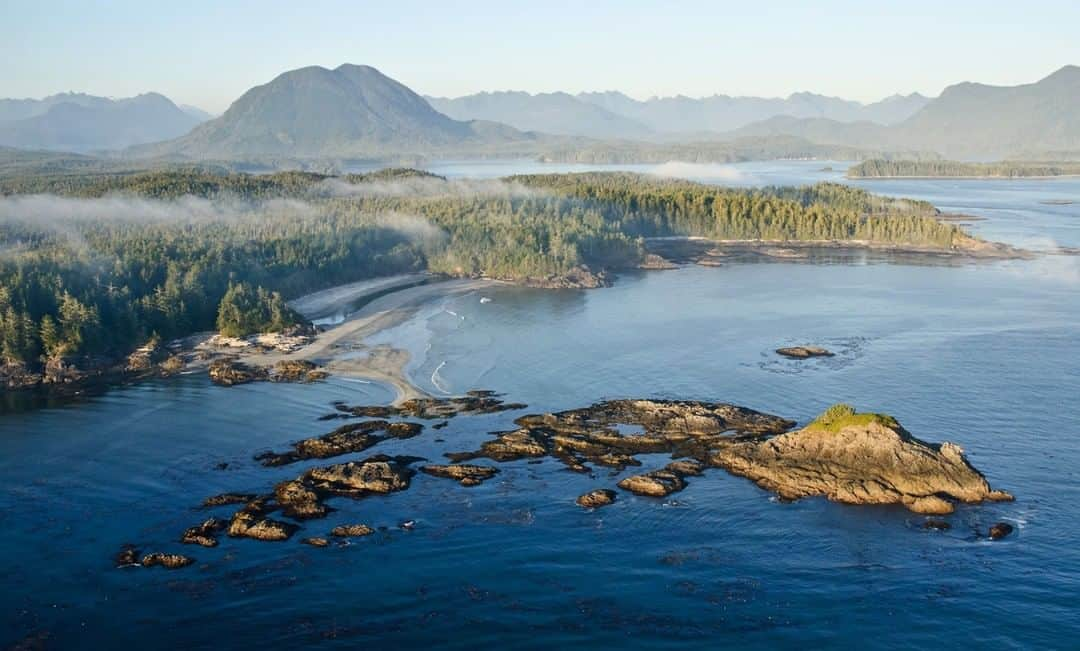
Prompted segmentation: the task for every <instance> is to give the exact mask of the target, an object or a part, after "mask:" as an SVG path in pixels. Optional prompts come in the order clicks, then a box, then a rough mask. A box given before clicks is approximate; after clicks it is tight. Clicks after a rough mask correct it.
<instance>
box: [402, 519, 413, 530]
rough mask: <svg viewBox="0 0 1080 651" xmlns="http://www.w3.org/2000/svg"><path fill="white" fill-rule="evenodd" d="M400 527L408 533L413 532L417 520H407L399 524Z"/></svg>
mask: <svg viewBox="0 0 1080 651" xmlns="http://www.w3.org/2000/svg"><path fill="white" fill-rule="evenodd" d="M398 527H399V528H401V529H404V530H406V531H412V530H413V529H414V528H416V520H406V521H404V522H402V523H401V524H399V525H398Z"/></svg>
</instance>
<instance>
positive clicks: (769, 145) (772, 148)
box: [539, 135, 937, 165]
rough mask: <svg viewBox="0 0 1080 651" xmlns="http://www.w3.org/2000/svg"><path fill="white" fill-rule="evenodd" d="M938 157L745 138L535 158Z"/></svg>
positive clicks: (614, 145) (616, 146)
mask: <svg viewBox="0 0 1080 651" xmlns="http://www.w3.org/2000/svg"><path fill="white" fill-rule="evenodd" d="M892 156H903V157H904V158H916V159H920V158H936V157H937V155H936V154H933V153H929V152H925V153H924V152H914V151H910V152H886V151H881V150H868V149H861V148H858V147H851V146H848V145H827V144H819V143H815V142H811V141H809V140H807V139H805V138H800V137H798V136H787V135H777V136H745V137H741V138H735V139H732V140H699V141H694V142H679V143H651V142H636V141H614V142H595V143H581V144H576V145H574V146H572V147H567V148H565V149H552V150H549V151H546V152H544V153H543V154H542V155H540V156H539V160H540V161H541V162H545V163H585V164H594V165H596V164H599V165H624V164H634V163H649V164H656V163H667V162H669V161H681V162H685V163H738V162H744V161H760V160H777V159H781V160H845V161H847V160H864V159H867V158H890V157H892Z"/></svg>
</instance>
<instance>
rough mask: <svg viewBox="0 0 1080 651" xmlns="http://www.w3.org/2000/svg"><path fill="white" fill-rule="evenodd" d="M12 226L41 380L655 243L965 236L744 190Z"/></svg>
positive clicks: (188, 210) (240, 200)
mask: <svg viewBox="0 0 1080 651" xmlns="http://www.w3.org/2000/svg"><path fill="white" fill-rule="evenodd" d="M0 210H2V212H0V215H2V221H0V356H2V357H3V361H4V362H6V363H26V364H28V365H31V366H32V365H36V364H39V363H41V362H42V361H44V360H45V359H47V358H55V357H62V356H76V355H120V354H124V353H126V352H128V351H130V350H131V349H133V348H134V347H136V346H138V345H141V344H142V343H144V342H145V341H147V340H148V339H150V338H159V339H170V338H174V337H179V336H183V335H187V334H190V333H194V332H199V331H206V330H211V329H218V330H221V331H222V332H224V333H226V334H230V335H244V334H249V333H252V332H258V331H267V330H279V329H282V328H285V327H288V326H289V325H292V324H294V323H296V322H298V321H299V320H300V317H299V316H298V315H296V314H295V313H293V312H292V311H291V310H290V309H289V308H288V307H287V305H286V300H287V299H289V298H292V297H295V296H298V295H300V294H302V293H305V292H309V291H313V290H318V289H322V288H325V287H328V286H333V285H336V284H341V283H345V282H351V281H355V280H360V279H364V278H369V277H375V276H382V275H389V274H397V273H402V272H412V271H421V270H429V271H433V272H439V273H444V274H447V275H451V276H480V275H483V276H488V277H497V278H505V279H524V278H536V277H546V276H551V275H558V274H562V273H565V272H567V271H569V270H571V269H573V268H575V267H577V266H579V265H583V264H584V265H589V266H591V267H593V268H594V269H595V268H607V269H618V268H625V267H629V266H633V265H636V264H637V263H638V262H639V261H640V260H641V258H642V256H643V255H644V245H643V239H642V238H647V237H652V236H670V235H695V236H704V237H709V238H714V239H730V240H756V239H764V240H803V241H806V240H860V241H870V242H875V243H888V244H895V245H900V246H919V247H934V248H941V249H947V248H950V247H951V246H953V244H954V239H955V238H956V237H958V236H960V235H962V231H960V230H959V229H958V228H957V227H955V226H952V225H949V224H945V223H943V222H941V221H938V220H937V219H935V214H936V211H935V210H934V208H933V207H932V206H930V205H929V204H926V203H922V202H914V201H902V200H895V199H888V198H883V197H877V196H874V195H871V194H869V193H867V192H864V191H861V190H858V189H855V188H850V187H846V186H842V185H837V184H820V185H815V186H809V187H802V188H765V189H760V190H741V189H740V190H736V189H726V188H719V187H713V186H706V185H700V184H697V183H692V182H688V181H675V180H666V179H659V178H655V177H650V176H643V175H636V174H622V173H590V174H564V175H559V174H554V175H536V176H518V177H510V178H507V179H503V180H499V181H448V180H446V179H443V178H441V177H436V176H433V175H430V174H427V173H425V172H418V171H416V170H384V171H381V172H376V173H372V174H367V175H348V176H341V177H331V176H325V175H320V174H313V173H298V172H288V173H279V174H270V175H247V174H236V173H225V172H214V171H208V170H205V169H195V168H192V169H173V170H158V171H152V172H145V173H129V174H90V175H87V174H64V173H61V174H54V175H49V174H42V175H35V176H28V177H18V176H16V177H8V178H4V179H0Z"/></svg>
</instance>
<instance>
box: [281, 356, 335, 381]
mask: <svg viewBox="0 0 1080 651" xmlns="http://www.w3.org/2000/svg"><path fill="white" fill-rule="evenodd" d="M329 376H330V374H329V373H327V372H326V371H324V370H322V369H320V368H319V367H318V366H317V365H315V363H314V362H309V361H307V360H303V359H283V360H281V361H279V362H278V363H277V364H274V367H273V368H271V369H270V371H269V379H270V381H271V382H316V381H318V380H323V379H326V378H327V377H329Z"/></svg>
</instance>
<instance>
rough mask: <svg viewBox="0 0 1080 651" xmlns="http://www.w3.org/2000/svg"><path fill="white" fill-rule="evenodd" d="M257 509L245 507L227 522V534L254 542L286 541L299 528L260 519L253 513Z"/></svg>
mask: <svg viewBox="0 0 1080 651" xmlns="http://www.w3.org/2000/svg"><path fill="white" fill-rule="evenodd" d="M256 510H257V509H255V508H250V507H245V508H244V509H241V510H240V511H237V512H236V514H234V515H233V518H232V521H230V522H229V529H228V534H229V536H230V537H232V538H252V539H254V540H265V541H280V540H286V539H287V538H289V537H290V536H292V535H293V533H295V532H296V530H297V529H299V528H300V527H298V526H296V525H295V524H290V523H288V522H280V521H278V520H272V519H270V518H266V517H262V516H261V515H260V514H259V513H257V512H254V511H256Z"/></svg>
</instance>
